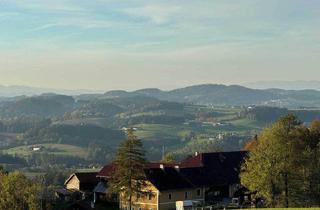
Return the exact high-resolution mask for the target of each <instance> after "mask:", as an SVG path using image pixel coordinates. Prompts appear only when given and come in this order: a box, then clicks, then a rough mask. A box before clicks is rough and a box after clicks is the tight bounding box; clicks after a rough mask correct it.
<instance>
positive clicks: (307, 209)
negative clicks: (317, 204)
mask: <svg viewBox="0 0 320 210" xmlns="http://www.w3.org/2000/svg"><path fill="white" fill-rule="evenodd" d="M241 210H250V209H241ZM251 210H252V209H251ZM259 210H320V208H261V209H260V208H259Z"/></svg>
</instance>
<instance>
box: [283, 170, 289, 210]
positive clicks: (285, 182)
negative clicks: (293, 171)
mask: <svg viewBox="0 0 320 210" xmlns="http://www.w3.org/2000/svg"><path fill="white" fill-rule="evenodd" d="M284 186H285V192H284V194H285V207H286V208H289V195H288V191H289V190H288V173H287V172H286V173H285V174H284Z"/></svg>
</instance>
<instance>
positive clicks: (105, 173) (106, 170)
mask: <svg viewBox="0 0 320 210" xmlns="http://www.w3.org/2000/svg"><path fill="white" fill-rule="evenodd" d="M160 165H163V166H164V167H174V166H176V165H178V164H175V163H160V162H151V163H147V164H146V165H145V168H146V169H147V168H150V169H151V168H160ZM114 170H115V166H114V165H113V164H109V165H105V166H104V167H103V168H102V169H101V170H100V171H99V172H98V174H97V177H104V178H109V177H110V176H111V175H112V173H113V172H114Z"/></svg>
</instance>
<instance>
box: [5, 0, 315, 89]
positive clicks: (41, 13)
mask: <svg viewBox="0 0 320 210" xmlns="http://www.w3.org/2000/svg"><path fill="white" fill-rule="evenodd" d="M319 11H320V1H317V0H309V1H303V0H283V1H279V0H269V1H265V0H253V1H252V0H243V1H241V4H240V3H239V1H235V0H231V1H222V0H210V1H201V2H195V1H189V0H187V1H184V2H183V4H181V2H180V1H175V0H173V1H172V0H170V1H169V0H165V1H154V0H148V1H146V0H141V1H127V0H123V1H121V2H119V1H112V0H93V1H90V2H86V1H71V0H56V1H51V0H41V1H40V0H30V1H27V2H26V1H18V0H3V1H1V3H0V24H1V33H0V66H1V68H0V75H1V76H0V84H1V85H23V86H32V87H44V88H50V89H51V88H54V89H66V90H78V89H85V90H101V91H102V90H103V91H105V90H115V89H123V90H136V89H140V88H146V87H155V88H160V89H164V90H169V89H174V88H180V87H185V86H190V85H194V84H204V83H205V84H207V83H217V84H227V85H230V84H239V85H241V84H244V83H251V82H257V81H274V80H280V81H282V80H284V81H296V80H305V81H310V80H314V78H318V77H320V71H319V66H320V59H319V58H320V28H319V27H318V26H319V25H320V13H319Z"/></svg>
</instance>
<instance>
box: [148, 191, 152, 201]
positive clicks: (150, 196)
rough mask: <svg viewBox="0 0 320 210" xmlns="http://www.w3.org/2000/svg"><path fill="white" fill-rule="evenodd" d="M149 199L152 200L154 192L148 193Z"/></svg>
mask: <svg viewBox="0 0 320 210" xmlns="http://www.w3.org/2000/svg"><path fill="white" fill-rule="evenodd" d="M148 199H149V201H150V200H152V194H151V193H150V194H148Z"/></svg>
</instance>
